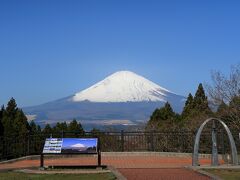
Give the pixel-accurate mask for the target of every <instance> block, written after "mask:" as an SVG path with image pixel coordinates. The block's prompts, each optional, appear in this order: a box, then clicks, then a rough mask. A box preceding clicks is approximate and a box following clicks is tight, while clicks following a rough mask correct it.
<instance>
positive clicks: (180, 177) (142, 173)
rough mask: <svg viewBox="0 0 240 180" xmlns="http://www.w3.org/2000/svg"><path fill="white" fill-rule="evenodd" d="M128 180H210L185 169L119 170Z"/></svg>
mask: <svg viewBox="0 0 240 180" xmlns="http://www.w3.org/2000/svg"><path fill="white" fill-rule="evenodd" d="M118 171H120V172H121V174H122V175H123V176H124V177H126V179H128V180H175V179H176V180H210V179H211V178H209V177H207V176H204V175H201V174H199V173H196V172H194V171H192V170H188V169H185V168H158V169H118Z"/></svg>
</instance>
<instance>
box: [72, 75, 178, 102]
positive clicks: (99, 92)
mask: <svg viewBox="0 0 240 180" xmlns="http://www.w3.org/2000/svg"><path fill="white" fill-rule="evenodd" d="M168 94H173V93H171V92H170V91H168V90H167V89H165V88H162V87H160V86H159V85H157V84H155V83H153V82H152V81H149V80H148V79H146V78H144V77H142V76H139V75H137V74H135V73H133V72H131V71H118V72H116V73H114V74H112V75H110V76H108V77H106V78H105V79H104V80H102V81H100V82H98V83H96V84H95V85H93V86H91V87H89V88H87V89H85V90H83V91H81V92H78V93H76V94H75V95H74V96H73V98H72V100H73V101H74V102H80V101H86V100H87V101H91V102H142V101H153V102H156V101H162V102H166V101H167V96H168Z"/></svg>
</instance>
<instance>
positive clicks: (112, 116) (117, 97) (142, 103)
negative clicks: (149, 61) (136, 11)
mask: <svg viewBox="0 0 240 180" xmlns="http://www.w3.org/2000/svg"><path fill="white" fill-rule="evenodd" d="M166 102H169V103H170V104H171V105H172V107H173V109H174V110H175V111H176V112H181V111H182V108H183V106H184V103H185V97H183V96H180V95H177V94H174V93H172V92H171V91H169V90H167V89H165V88H163V87H161V86H159V85H157V84H155V83H154V82H152V81H150V80H148V79H146V78H144V77H142V76H140V75H137V74H135V73H133V72H130V71H118V72H116V73H114V74H112V75H110V76H108V77H106V78H105V79H103V80H102V81H100V82H98V83H96V84H94V85H93V86H91V87H89V88H87V89H85V90H82V91H79V92H77V93H76V94H74V95H71V96H68V97H66V98H62V99H59V100H56V101H52V102H48V103H45V104H42V105H39V106H33V107H27V108H23V110H24V112H25V113H26V114H28V115H31V116H29V117H35V118H36V122H37V123H38V124H42V125H44V124H46V123H49V124H54V123H56V122H60V121H71V120H72V119H73V118H75V119H77V120H79V121H81V123H82V124H83V125H84V126H85V127H89V128H92V127H99V126H105V125H133V124H139V122H141V123H144V122H146V121H147V120H148V119H149V117H150V115H151V114H152V112H153V111H154V110H155V109H156V108H159V107H162V106H163V105H164V104H165V103H166Z"/></svg>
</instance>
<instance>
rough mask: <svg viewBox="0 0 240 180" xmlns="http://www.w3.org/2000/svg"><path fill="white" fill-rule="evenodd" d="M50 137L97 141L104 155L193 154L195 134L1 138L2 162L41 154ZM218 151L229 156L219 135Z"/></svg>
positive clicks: (205, 144) (207, 144)
mask: <svg viewBox="0 0 240 180" xmlns="http://www.w3.org/2000/svg"><path fill="white" fill-rule="evenodd" d="M233 136H234V139H235V143H236V146H237V149H238V152H240V143H239V137H238V136H239V134H238V132H233ZM49 137H56V138H57V137H59V138H61V137H64V138H67V137H98V138H100V141H101V149H102V151H103V152H143V151H153V152H179V153H192V152H193V143H194V138H195V131H185V130H179V131H164V132H158V131H150V132H146V131H141V132H127V131H120V132H97V133H91V132H85V133H84V134H82V133H79V132H57V133H53V134H45V133H39V134H38V135H33V134H27V135H26V136H25V137H16V136H14V135H12V136H8V137H0V160H6V159H12V158H18V157H22V156H27V155H37V154H41V152H42V149H43V146H44V142H45V139H46V138H49ZM200 141H201V143H200V144H201V145H200V149H199V152H200V153H211V150H212V149H211V147H212V142H211V132H208V131H206V132H203V133H202V136H201V139H200ZM217 142H218V151H219V153H220V154H228V153H230V146H229V144H228V140H227V135H226V134H225V132H224V131H221V130H220V131H218V132H217Z"/></svg>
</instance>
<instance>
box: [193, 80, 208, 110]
mask: <svg viewBox="0 0 240 180" xmlns="http://www.w3.org/2000/svg"><path fill="white" fill-rule="evenodd" d="M193 103H194V109H195V110H196V111H197V112H200V113H203V112H204V113H210V112H211V110H210V108H209V106H208V99H207V96H206V95H205V91H204V88H203V85H202V83H200V84H199V86H198V89H197V91H196V94H195V96H194V99H193Z"/></svg>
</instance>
